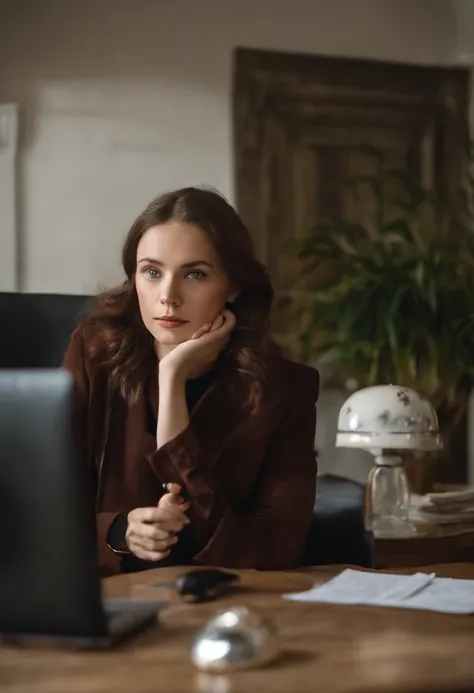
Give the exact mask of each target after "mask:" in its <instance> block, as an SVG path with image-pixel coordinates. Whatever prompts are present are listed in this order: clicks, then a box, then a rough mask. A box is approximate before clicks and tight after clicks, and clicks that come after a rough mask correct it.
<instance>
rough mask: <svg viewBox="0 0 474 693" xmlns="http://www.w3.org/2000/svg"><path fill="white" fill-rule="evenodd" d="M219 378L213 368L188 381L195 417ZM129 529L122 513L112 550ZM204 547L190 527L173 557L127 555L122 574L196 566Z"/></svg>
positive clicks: (151, 427)
mask: <svg viewBox="0 0 474 693" xmlns="http://www.w3.org/2000/svg"><path fill="white" fill-rule="evenodd" d="M215 377H216V373H215V369H214V368H212V369H211V370H209V371H207V372H206V373H204V375H202V376H200V377H199V378H193V379H191V380H188V381H187V383H186V404H187V407H188V412H189V414H191V412H192V410H193V409H194V407H195V406H196V404H197V403H198V401H199V400H200V399H201V397H202V396H203V394H204V393H205V392H206V390H207V389H208V387H210V385H211V384H212V383H213V382H214V379H215ZM147 413H148V431H149V433H151V434H152V435H156V424H157V421H156V417H155V414H154V412H153V410H152V408H151V406H150V405H149V404H148V412H147ZM127 526H128V521H127V513H120V514H119V515H118V516H117V517H116V519H115V520H114V522H113V523H112V525H111V527H110V529H109V534H108V537H107V539H108V543H109V545H110V546H111V547H112V548H117V549H118V548H121V547H123V546H125V545H126V543H125V534H126V532H127ZM200 548H201V547H200V546H199V545H198V543H197V542H196V540H195V539H194V537H193V536H192V535H191V532H190V526H189V525H186V526H185V527H184V529H183V530H182V531H181V532H180V533H179V534H178V541H177V543H176V544H174V546H173V547H172V549H171V552H170V554H169V555H168V556H167V557H166V558H164V559H163V560H161V561H156V562H151V561H143V560H142V559H140V558H137V557H136V556H135V555H133V554H130V555H126V556H124V557H123V558H122V560H121V564H122V572H124V573H132V572H137V571H139V570H146V569H147V568H158V567H160V568H161V567H163V566H167V565H192V564H193V558H194V556H195V555H196V554H197V553H198V552H199V551H200Z"/></svg>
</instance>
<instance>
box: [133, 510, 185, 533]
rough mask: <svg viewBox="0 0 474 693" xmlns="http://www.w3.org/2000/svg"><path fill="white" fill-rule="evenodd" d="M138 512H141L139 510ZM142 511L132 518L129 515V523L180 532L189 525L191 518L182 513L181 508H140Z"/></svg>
mask: <svg viewBox="0 0 474 693" xmlns="http://www.w3.org/2000/svg"><path fill="white" fill-rule="evenodd" d="M137 510H139V509H138V508H137ZM140 510H141V511H142V512H141V513H138V512H137V514H136V515H135V516H133V517H131V514H129V522H134V523H139V524H140V523H145V524H156V525H158V526H159V528H160V529H164V530H166V531H167V532H180V531H181V530H182V529H183V527H184V525H185V524H188V522H189V518H188V517H186V515H184V513H182V512H181V511H180V509H179V508H166V509H164V508H159V507H158V508H140Z"/></svg>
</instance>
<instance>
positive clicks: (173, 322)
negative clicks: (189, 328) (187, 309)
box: [155, 315, 188, 328]
mask: <svg viewBox="0 0 474 693" xmlns="http://www.w3.org/2000/svg"><path fill="white" fill-rule="evenodd" d="M155 322H157V323H158V324H159V325H160V327H168V328H174V327H182V326H183V325H186V323H187V322H188V321H187V320H181V318H178V317H175V316H174V315H173V316H171V315H169V316H163V317H161V318H155Z"/></svg>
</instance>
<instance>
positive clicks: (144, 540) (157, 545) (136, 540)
mask: <svg viewBox="0 0 474 693" xmlns="http://www.w3.org/2000/svg"><path fill="white" fill-rule="evenodd" d="M177 541H178V537H177V536H176V535H173V536H169V537H168V538H167V539H162V540H156V539H149V538H148V537H138V536H133V537H130V541H129V544H130V545H131V546H136V547H139V548H140V549H142V550H143V551H155V552H162V551H169V550H171V547H172V546H174V545H175V544H176V543H177Z"/></svg>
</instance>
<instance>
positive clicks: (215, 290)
mask: <svg viewBox="0 0 474 693" xmlns="http://www.w3.org/2000/svg"><path fill="white" fill-rule="evenodd" d="M226 298H227V294H226V292H224V291H222V289H221V288H220V287H215V286H207V287H203V288H202V290H201V291H199V293H197V292H196V295H195V297H194V300H195V305H196V307H197V308H199V309H200V311H202V312H204V313H208V315H206V317H212V318H214V317H215V316H216V314H217V313H219V311H221V310H222V309H223V307H224V306H225V303H226Z"/></svg>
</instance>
